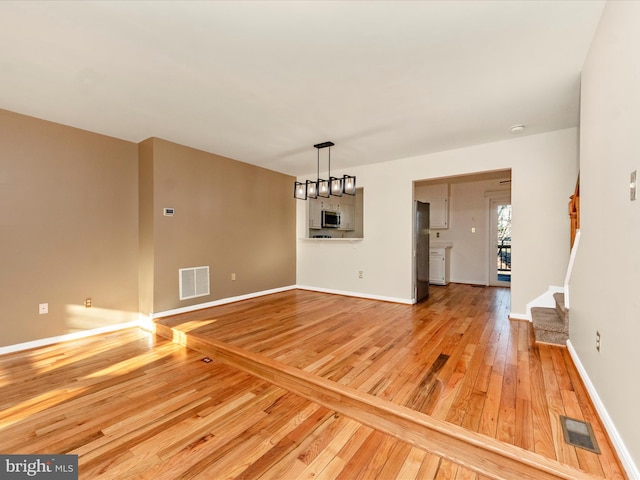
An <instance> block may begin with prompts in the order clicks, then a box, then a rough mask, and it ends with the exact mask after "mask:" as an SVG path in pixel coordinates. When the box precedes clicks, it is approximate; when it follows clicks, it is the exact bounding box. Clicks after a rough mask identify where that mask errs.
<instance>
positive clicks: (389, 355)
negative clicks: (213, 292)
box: [0, 285, 625, 480]
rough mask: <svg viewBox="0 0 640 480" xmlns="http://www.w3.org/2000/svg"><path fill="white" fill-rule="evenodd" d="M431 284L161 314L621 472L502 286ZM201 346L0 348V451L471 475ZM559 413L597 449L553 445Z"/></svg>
mask: <svg viewBox="0 0 640 480" xmlns="http://www.w3.org/2000/svg"><path fill="white" fill-rule="evenodd" d="M431 292H432V295H431V298H430V299H429V300H428V301H427V302H425V303H423V304H420V305H415V306H409V305H399V304H392V303H386V302H377V301H371V300H363V299H357V298H346V297H340V296H335V295H328V294H322V293H316V292H308V291H303V290H292V291H288V292H283V293H279V294H274V295H269V296H266V297H261V298H257V299H253V300H247V301H243V302H238V303H234V304H229V305H225V306H220V307H215V308H211V309H207V310H201V311H198V312H192V313H189V314H184V315H179V316H174V317H169V318H166V319H162V320H161V321H160V322H159V324H160V325H161V327H162V328H171V329H175V330H174V333H173V335H174V336H176V337H180V335H178V334H176V333H175V331H179V332H183V333H182V335H184V336H185V337H187V336H189V335H194V336H195V335H197V336H198V337H199V338H211V339H214V340H215V341H217V342H224V343H225V344H226V345H229V346H230V347H229V348H235V349H242V351H246V352H249V353H250V354H251V355H259V356H260V357H262V358H264V359H265V363H268V361H273V362H276V361H277V362H280V363H282V364H285V365H287V366H288V367H292V368H293V369H296V370H298V369H299V370H301V371H302V372H304V373H305V374H307V375H312V376H317V377H319V378H322V379H325V380H328V381H330V382H335V383H336V384H338V385H341V386H344V387H345V388H347V387H348V388H350V389H355V390H357V391H358V392H360V393H361V394H362V395H363V397H375V398H377V399H380V401H383V400H384V401H389V402H392V403H394V404H397V405H399V406H402V407H408V408H410V409H413V410H415V411H418V412H422V413H425V414H428V415H429V416H430V417H432V418H435V419H439V420H443V421H446V422H448V423H450V424H455V425H459V426H462V427H464V429H467V430H470V431H475V432H479V433H481V434H483V435H487V436H489V437H493V438H496V439H498V440H500V441H504V442H508V443H510V444H512V445H516V446H518V447H522V448H524V449H527V450H529V451H532V452H536V453H537V454H539V455H541V456H544V457H546V458H549V459H552V460H558V461H560V462H561V463H563V464H566V465H569V466H571V467H574V468H576V469H579V470H582V471H584V472H588V473H589V474H592V475H594V476H599V477H605V478H611V479H620V478H625V477H624V474H623V472H622V470H621V468H620V465H619V462H618V461H617V459H616V457H615V455H614V453H613V450H612V448H611V445H610V442H609V441H608V439H607V437H606V435H605V433H604V430H603V427H602V425H601V424H600V422H599V420H598V418H597V416H596V414H595V411H594V408H593V406H592V405H591V403H590V401H589V399H588V397H587V395H586V392H585V389H584V387H583V385H582V383H581V381H580V379H579V377H578V375H577V372H576V370H575V368H574V366H573V365H572V363H571V359H570V357H569V355H568V353H567V352H566V350H565V349H563V348H560V347H553V346H546V345H542V346H537V345H533V343H532V334H531V331H530V325H529V324H528V323H527V322H520V321H510V320H509V319H508V311H509V291H508V290H507V289H501V288H477V287H472V286H467V285H449V286H447V287H432V288H431ZM176 339H177V340H180V338H176ZM249 353H247V355H249ZM202 356H203V355H202V354H201V353H198V352H196V351H194V350H192V349H189V348H184V347H181V346H180V345H178V344H175V343H171V342H168V341H166V340H162V339H160V338H157V337H155V336H153V335H150V334H148V333H146V332H142V331H138V330H129V331H125V332H119V333H115V334H109V335H102V336H98V337H91V338H88V339H84V340H79V341H76V342H70V343H66V344H60V345H55V346H51V347H46V348H41V349H37V350H34V351H30V352H23V353H17V354H12V355H6V356H4V357H0V389H1V394H2V395H1V397H0V434H1V435H0V452H2V453H77V454H78V455H79V462H80V477H81V478H87V479H89V478H91V479H93V478H167V479H177V478H211V479H219V478H262V479H270V478H273V479H275V478H279V479H289V478H291V479H295V478H326V479H333V478H341V479H356V478H362V479H369V478H379V479H399V480H404V479H413V478H420V479H422V478H426V479H429V478H438V479H440V478H458V479H476V478H477V479H483V478H485V477H483V476H481V475H478V474H477V473H475V472H473V471H470V470H468V469H465V468H462V467H460V466H458V465H457V464H455V463H452V462H451V461H448V460H445V459H442V458H440V457H438V456H437V455H433V454H429V453H427V452H425V451H424V449H421V448H418V447H416V446H414V445H413V444H411V443H410V442H408V441H404V440H405V439H403V438H402V435H396V437H398V436H399V437H400V438H396V437H393V436H390V435H387V434H385V433H383V432H380V431H378V430H376V429H374V428H371V427H370V426H367V425H363V424H362V423H359V422H358V421H356V420H353V419H351V418H349V417H347V416H345V415H343V414H340V413H337V411H336V410H332V409H330V408H327V407H324V406H321V405H319V404H318V403H315V402H312V401H310V400H306V399H304V398H302V397H301V396H299V395H296V394H295V393H291V392H288V391H287V390H285V389H283V388H280V387H278V386H274V385H273V384H272V383H271V382H266V381H264V380H260V379H257V378H255V377H254V376H251V375H249V374H247V373H244V372H242V371H239V370H238V369H236V368H233V367H230V366H228V365H225V364H223V363H222V362H220V361H216V360H214V361H213V362H211V363H204V362H202V361H201V358H202ZM258 358H259V357H258ZM560 414H562V415H567V416H570V417H573V418H578V419H584V420H586V421H588V422H590V423H591V424H592V426H593V428H594V431H595V434H596V437H597V440H598V443H599V445H600V448H601V450H602V454H601V455H596V454H594V453H591V452H588V451H586V450H583V449H576V448H574V447H571V446H569V445H567V444H565V443H564V440H563V438H562V432H561V430H560V424H559V417H558V416H559V415H560ZM406 440H408V439H406Z"/></svg>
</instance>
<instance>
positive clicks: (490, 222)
mask: <svg viewBox="0 0 640 480" xmlns="http://www.w3.org/2000/svg"><path fill="white" fill-rule="evenodd" d="M485 197H486V212H487V251H486V263H485V271H486V277H485V283H486V285H489V286H492V287H510V286H511V282H504V281H500V280H498V279H497V278H498V269H497V265H496V249H495V243H496V238H497V236H498V225H497V222H496V219H495V218H494V211H493V210H494V205H505V204H509V205H511V191H510V190H504V191H498V192H487V193H486V194H485ZM512 208H513V205H512ZM511 241H512V246H513V239H512V240H511Z"/></svg>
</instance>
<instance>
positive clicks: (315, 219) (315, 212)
mask: <svg viewBox="0 0 640 480" xmlns="http://www.w3.org/2000/svg"><path fill="white" fill-rule="evenodd" d="M307 215H308V217H309V228H312V229H314V230H319V229H321V228H322V212H321V204H320V202H319V201H317V200H310V201H309V210H308V211H307Z"/></svg>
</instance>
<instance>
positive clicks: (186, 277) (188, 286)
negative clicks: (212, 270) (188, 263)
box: [178, 266, 209, 300]
mask: <svg viewBox="0 0 640 480" xmlns="http://www.w3.org/2000/svg"><path fill="white" fill-rule="evenodd" d="M178 273H179V277H180V300H188V299H189V298H195V297H204V296H205V295H209V267H208V266H207V267H192V268H181V269H180V270H178Z"/></svg>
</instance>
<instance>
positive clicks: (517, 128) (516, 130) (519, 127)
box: [510, 125, 524, 133]
mask: <svg viewBox="0 0 640 480" xmlns="http://www.w3.org/2000/svg"><path fill="white" fill-rule="evenodd" d="M510 130H511V133H522V132H524V125H514V126H513V127H511V128H510Z"/></svg>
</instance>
